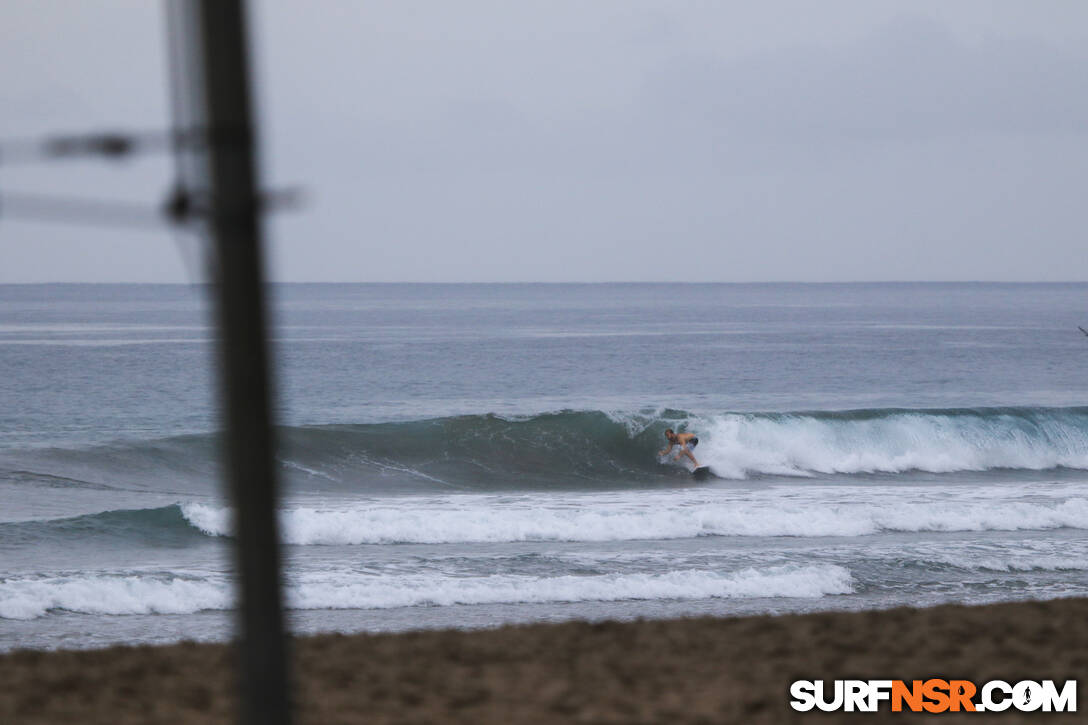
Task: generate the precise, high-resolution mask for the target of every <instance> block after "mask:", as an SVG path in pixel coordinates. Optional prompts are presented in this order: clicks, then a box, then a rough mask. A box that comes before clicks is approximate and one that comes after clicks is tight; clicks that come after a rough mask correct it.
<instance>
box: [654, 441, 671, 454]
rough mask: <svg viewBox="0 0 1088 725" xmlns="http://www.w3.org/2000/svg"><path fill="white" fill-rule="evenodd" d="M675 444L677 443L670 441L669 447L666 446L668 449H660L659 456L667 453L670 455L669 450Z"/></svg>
mask: <svg viewBox="0 0 1088 725" xmlns="http://www.w3.org/2000/svg"><path fill="white" fill-rule="evenodd" d="M673 445H675V444H673V443H670V444H669V447H668V448H666V449H665V450H663V451H658V452H657V455H659V456H667V455H669V451H671V450H672V447H673Z"/></svg>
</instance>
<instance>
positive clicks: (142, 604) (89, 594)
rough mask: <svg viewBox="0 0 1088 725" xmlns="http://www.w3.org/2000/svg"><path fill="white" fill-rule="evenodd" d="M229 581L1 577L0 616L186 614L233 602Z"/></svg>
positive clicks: (217, 607) (93, 576)
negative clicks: (62, 612)
mask: <svg viewBox="0 0 1088 725" xmlns="http://www.w3.org/2000/svg"><path fill="white" fill-rule="evenodd" d="M230 602H231V592H230V589H229V587H228V586H227V584H226V582H224V581H218V582H216V581H209V580H206V579H201V578H193V579H190V578H185V579H181V578H176V577H171V576H161V575H121V576H109V575H84V574H75V575H71V576H56V577H35V578H28V579H7V580H4V581H0V618H3V619H35V618H37V617H41V616H42V615H44V614H45V613H46V612H47V611H49V610H51V609H62V610H66V611H69V612H83V613H86V614H187V613H190V612H198V611H200V610H203V609H225V608H227V607H229V606H230Z"/></svg>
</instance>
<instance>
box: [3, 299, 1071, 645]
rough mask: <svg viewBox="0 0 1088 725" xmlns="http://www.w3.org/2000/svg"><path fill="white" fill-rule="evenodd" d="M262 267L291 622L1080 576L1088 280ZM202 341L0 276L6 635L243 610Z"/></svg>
mask: <svg viewBox="0 0 1088 725" xmlns="http://www.w3.org/2000/svg"><path fill="white" fill-rule="evenodd" d="M272 294H273V298H274V301H273V314H274V319H275V324H274V329H273V330H272V336H273V338H274V348H275V354H276V360H277V365H276V369H277V375H276V378H277V408H278V411H279V420H280V423H281V425H280V427H279V429H278V438H279V440H280V442H281V444H282V445H281V449H280V453H279V471H280V474H281V476H282V480H283V498H282V502H281V509H282V511H281V518H282V523H283V536H284V542H285V546H284V551H285V558H286V563H287V572H286V582H285V585H286V601H287V605H288V607H289V612H288V615H289V620H290V624H291V626H292V628H293V629H294V630H295V631H296V632H316V631H334V630H335V631H344V632H353V631H364V630H368V631H378V630H383V631H384V630H403V629H415V628H432V627H489V626H494V625H497V624H501V623H505V622H525V621H540V620H548V621H552V620H564V619H571V618H582V619H591V620H596V619H604V618H611V619H628V618H635V617H675V616H689V615H708V614H712V615H735V614H749V613H767V612H770V613H783V612H805V611H813V610H830V609H873V608H883V607H892V606H899V605H911V606H930V605H934V604H938V603H942V602H963V603H983V602H996V601H1007V600H1022V599H1046V598H1052V597H1063V596H1086V595H1088V575H1086V572H1088V338H1086V337H1085V336H1084V335H1082V334H1081V333H1080V332H1079V331H1078V330H1077V326H1078V325H1084V326H1086V327H1088V285H1085V284H846V285H836V284H828V285H802V284H767V285H759V284H755V285H741V284H738V285H699V284H695V285H678V284H660V285H657V284H617V285H612V284H600V285H366V284H361V285H280V286H275V287H274V288H273V289H272ZM213 355H214V330H213V327H212V326H211V324H210V315H209V304H208V299H207V290H206V289H205V288H204V287H202V286H184V285H179V286H139V285H116V286H113V285H15V286H10V285H9V286H0V649H2V650H7V649H12V648H21V647H31V648H82V647H95V646H103V645H107V644H112V643H119V642H124V643H161V642H171V641H177V640H181V639H194V640H222V639H226V638H228V637H230V636H231V629H232V625H233V614H232V607H233V602H234V593H233V589H234V583H235V579H234V574H233V562H232V552H231V545H232V542H233V539H232V536H231V515H230V514H231V512H230V509H229V502H228V501H227V500H226V498H225V495H224V486H223V483H222V481H221V476H220V473H219V467H218V463H217V440H216V437H215V434H214V431H215V430H216V428H217V425H218V424H217V411H216V402H215V401H216V398H215V394H214V390H215V376H214V357H213ZM667 427H672V428H674V429H676V430H679V431H691V432H694V433H696V434H697V435H698V436H699V440H700V443H699V445H698V447H697V448H696V449H695V455H696V456H697V457H698V458H699V460H700V462H702V463H706V464H709V465H710V466H711V469H712V471H713V473H714V474H715V475H714V477H712V478H710V479H708V480H705V481H697V480H694V479H693V478H692V476H691V475H690V473H689V472H688V470H687V468H686V467H685V466H684V465H683V462H673V461H671V460H665V461H662V460H660V459H659V458H658V456H657V452H658V451H659V450H660V449H661V448H663V447H664V444H665V440H664V437H663V431H664V430H665V428H667Z"/></svg>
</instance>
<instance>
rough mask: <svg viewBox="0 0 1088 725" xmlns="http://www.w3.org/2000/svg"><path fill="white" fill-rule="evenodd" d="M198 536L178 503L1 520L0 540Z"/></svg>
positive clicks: (153, 540) (162, 540) (180, 538)
mask: <svg viewBox="0 0 1088 725" xmlns="http://www.w3.org/2000/svg"><path fill="white" fill-rule="evenodd" d="M193 536H198V534H197V533H196V532H195V531H193V528H192V526H191V525H190V523H189V521H188V520H187V519H186V518H185V517H184V516H183V515H182V508H181V506H180V505H178V504H173V505H170V506H161V507H159V508H147V509H119V510H115V511H101V512H98V513H93V514H84V515H82V516H71V517H65V518H57V519H38V520H32V521H17V522H9V523H0V540H2V541H5V542H8V543H15V542H19V543H23V544H27V543H35V542H47V541H62V542H63V541H68V540H77V541H80V542H83V543H87V541H88V537H109V538H122V539H132V540H135V541H138V542H140V543H167V542H176V541H183V540H185V539H187V538H191V537H193Z"/></svg>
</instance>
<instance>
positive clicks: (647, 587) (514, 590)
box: [0, 564, 854, 619]
mask: <svg viewBox="0 0 1088 725" xmlns="http://www.w3.org/2000/svg"><path fill="white" fill-rule="evenodd" d="M853 591H854V589H853V578H852V577H851V575H850V572H849V571H848V570H846V569H844V568H843V567H840V566H834V565H827V564H818V565H814V566H796V565H782V566H773V567H767V568H764V569H743V570H740V571H735V572H724V573H719V572H712V571H703V570H680V571H669V572H663V573H658V574H604V575H595V576H570V575H566V576H556V577H533V576H523V575H493V576H487V577H479V578H460V577H453V576H444V575H439V574H434V575H426V574H421V575H398V576H390V575H377V576H373V575H372V576H366V575H359V574H352V573H350V572H348V573H343V574H336V575H333V574H330V573H319V574H309V575H303V576H302V577H300V578H299V579H298V580H297V581H294V582H289V583H288V586H287V589H286V600H287V606H288V607H289V608H291V609H390V608H394V607H415V606H452V605H457V604H506V603H510V604H513V603H527V604H543V603H558V602H587V601H599V602H615V601H635V600H694V599H733V598H749V599H750V598H763V597H775V598H777V597H798V598H817V597H822V596H825V595H829V594H849V593H851V592H853ZM231 607H233V593H232V588H231V584H230V582H229V581H227V580H226V579H222V578H218V579H214V578H209V577H194V578H183V577H178V576H171V575H165V574H121V575H110V574H73V575H71V576H53V577H29V578H23V579H7V580H0V618H3V619H35V618H38V617H42V616H44V615H45V614H47V613H48V612H50V611H68V612H81V613H87V614H112V615H124V614H185V613H192V612H198V611H202V610H218V609H229V608H231Z"/></svg>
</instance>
